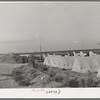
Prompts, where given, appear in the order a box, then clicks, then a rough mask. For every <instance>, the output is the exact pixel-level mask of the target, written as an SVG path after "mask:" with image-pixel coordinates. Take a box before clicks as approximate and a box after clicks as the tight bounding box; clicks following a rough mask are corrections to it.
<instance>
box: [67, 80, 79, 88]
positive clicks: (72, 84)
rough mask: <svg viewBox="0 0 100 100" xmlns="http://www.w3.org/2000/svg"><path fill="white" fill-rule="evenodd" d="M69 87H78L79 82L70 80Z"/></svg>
mask: <svg viewBox="0 0 100 100" xmlns="http://www.w3.org/2000/svg"><path fill="white" fill-rule="evenodd" d="M69 87H79V82H78V81H76V80H70V81H69Z"/></svg>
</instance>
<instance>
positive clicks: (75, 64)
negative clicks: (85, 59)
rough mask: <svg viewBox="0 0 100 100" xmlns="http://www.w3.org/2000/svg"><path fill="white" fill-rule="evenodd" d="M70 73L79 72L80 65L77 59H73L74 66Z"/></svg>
mask: <svg viewBox="0 0 100 100" xmlns="http://www.w3.org/2000/svg"><path fill="white" fill-rule="evenodd" d="M72 71H74V72H81V67H80V63H79V61H78V59H77V58H75V61H74V64H73V66H72Z"/></svg>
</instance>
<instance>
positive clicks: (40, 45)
mask: <svg viewBox="0 0 100 100" xmlns="http://www.w3.org/2000/svg"><path fill="white" fill-rule="evenodd" d="M41 42H42V41H41V37H40V61H41V57H42V54H41V52H42V47H41V44H42V43H41Z"/></svg>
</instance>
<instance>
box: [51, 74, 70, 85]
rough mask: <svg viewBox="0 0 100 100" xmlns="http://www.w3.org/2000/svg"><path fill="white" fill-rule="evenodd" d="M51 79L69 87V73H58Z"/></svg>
mask: <svg viewBox="0 0 100 100" xmlns="http://www.w3.org/2000/svg"><path fill="white" fill-rule="evenodd" d="M51 80H52V81H55V82H59V83H60V84H61V86H60V87H68V81H69V80H68V79H67V75H66V74H64V73H57V74H56V75H55V76H54V77H53V78H52V79H51Z"/></svg>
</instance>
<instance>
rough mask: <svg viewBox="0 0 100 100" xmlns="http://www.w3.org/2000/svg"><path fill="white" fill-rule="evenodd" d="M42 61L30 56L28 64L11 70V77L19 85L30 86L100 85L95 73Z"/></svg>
mask: <svg viewBox="0 0 100 100" xmlns="http://www.w3.org/2000/svg"><path fill="white" fill-rule="evenodd" d="M42 61H43V59H42V60H41V59H40V58H38V57H34V56H31V57H30V59H29V64H28V65H25V66H21V67H19V68H15V69H14V70H13V72H12V76H13V78H14V79H15V81H16V82H17V83H18V84H19V85H20V86H26V87H32V88H45V87H48V88H65V87H74V88H76V87H100V79H99V78H96V74H97V73H91V72H88V73H86V74H82V73H76V72H72V71H71V70H66V69H60V68H56V67H50V66H46V65H43V64H42Z"/></svg>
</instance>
